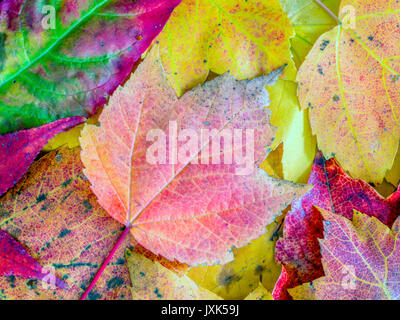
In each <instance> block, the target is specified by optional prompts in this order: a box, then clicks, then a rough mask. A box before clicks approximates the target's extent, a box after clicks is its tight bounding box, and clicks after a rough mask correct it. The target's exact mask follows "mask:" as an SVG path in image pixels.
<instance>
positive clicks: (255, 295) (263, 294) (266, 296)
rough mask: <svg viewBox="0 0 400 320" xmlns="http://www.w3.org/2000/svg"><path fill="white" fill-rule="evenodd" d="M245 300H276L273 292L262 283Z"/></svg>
mask: <svg viewBox="0 0 400 320" xmlns="http://www.w3.org/2000/svg"><path fill="white" fill-rule="evenodd" d="M244 300H274V298H273V297H272V294H271V293H270V292H269V291H268V290H267V289H265V288H264V286H263V285H262V283H260V284H259V285H258V287H257V288H256V289H254V290H253V291H252V292H250V293H249V295H248V296H247V297H246V298H245V299H244Z"/></svg>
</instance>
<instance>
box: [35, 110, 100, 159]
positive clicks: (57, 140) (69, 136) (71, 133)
mask: <svg viewBox="0 0 400 320" xmlns="http://www.w3.org/2000/svg"><path fill="white" fill-rule="evenodd" d="M102 110H103V108H99V109H97V111H96V113H95V114H94V115H93V116H91V117H90V118H89V119H87V120H86V121H85V123H89V124H95V125H97V124H99V121H98V119H99V116H100V114H101V111H102ZM85 123H82V124H80V125H78V126H76V127H74V128H72V129H71V130H68V131H67V132H60V133H58V134H57V135H55V136H54V138H52V139H51V140H49V142H48V143H47V144H46V145H45V146H44V147H43V149H42V151H43V152H49V151H53V150H57V149H58V148H60V147H62V146H64V145H67V146H68V148H70V149H74V148H76V147H79V146H80V143H79V137H80V136H81V131H82V129H83V128H84V126H85Z"/></svg>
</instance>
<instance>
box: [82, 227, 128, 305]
mask: <svg viewBox="0 0 400 320" xmlns="http://www.w3.org/2000/svg"><path fill="white" fill-rule="evenodd" d="M130 230H131V227H126V228H125V229H124V232H122V234H121V235H120V236H119V238H118V240H117V242H116V243H115V245H114V247H113V248H112V250H111V252H110V253H109V254H108V256H107V258H106V259H105V260H104V262H103V264H102V265H101V267H100V269H99V270H98V271H97V273H96V275H95V276H94V278H93V280H92V282H90V284H89V286H88V287H87V289H86V291H85V292H84V293H83V295H82V297H81V299H80V300H85V299H86V297H87V296H88V294H89V292H90V291H91V290H92V288H93V287H94V285H95V284H96V283H97V281H98V280H99V278H100V276H101V275H102V274H103V272H104V270H105V268H106V267H107V265H108V263H109V262H110V260H111V259H112V257H113V256H114V254H115V251H117V249H118V248H119V246H120V245H121V243H122V242H123V241H124V240H125V238H126V236H127V235H128V233H129V231H130Z"/></svg>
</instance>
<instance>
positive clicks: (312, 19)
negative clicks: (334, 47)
mask: <svg viewBox="0 0 400 320" xmlns="http://www.w3.org/2000/svg"><path fill="white" fill-rule="evenodd" d="M321 2H322V3H323V4H324V5H325V6H327V7H328V8H329V9H330V10H331V11H332V12H333V13H334V14H336V15H337V14H338V11H339V5H340V0H322V1H321ZM280 3H281V5H282V8H283V10H284V11H285V12H286V14H287V15H288V17H289V19H290V22H291V23H292V26H293V27H294V30H295V32H296V35H295V36H294V37H293V38H292V39H290V44H291V50H292V54H293V60H294V62H295V63H296V66H297V67H299V66H300V65H301V63H302V62H303V61H304V59H305V57H306V55H307V54H308V52H309V51H310V50H311V48H312V46H313V45H314V43H315V41H316V40H317V39H318V38H319V36H320V35H321V34H323V33H324V32H326V31H328V30H330V29H332V28H333V27H335V26H336V25H337V22H336V21H335V19H333V18H332V17H331V16H330V15H329V14H328V13H327V12H326V11H325V10H324V9H322V8H321V7H320V6H319V5H318V4H317V3H316V2H315V1H314V0H280Z"/></svg>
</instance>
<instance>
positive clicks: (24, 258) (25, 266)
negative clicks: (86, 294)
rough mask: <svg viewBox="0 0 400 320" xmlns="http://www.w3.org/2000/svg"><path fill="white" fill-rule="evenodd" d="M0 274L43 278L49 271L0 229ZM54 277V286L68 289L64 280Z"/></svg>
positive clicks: (47, 275)
mask: <svg viewBox="0 0 400 320" xmlns="http://www.w3.org/2000/svg"><path fill="white" fill-rule="evenodd" d="M0 276H17V277H23V278H28V279H39V280H45V279H46V278H48V277H49V273H48V272H46V269H44V268H43V267H42V266H41V265H40V264H39V263H38V262H37V261H36V260H35V259H33V258H32V257H31V256H30V255H29V254H28V252H26V250H25V249H24V247H22V245H21V244H20V243H19V242H18V241H17V240H15V239H14V238H12V237H11V236H9V235H8V233H7V232H4V231H3V230H0ZM54 279H55V285H56V286H58V287H60V288H63V289H68V285H67V284H66V283H65V282H63V281H61V280H60V279H58V278H56V277H55V276H54Z"/></svg>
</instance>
